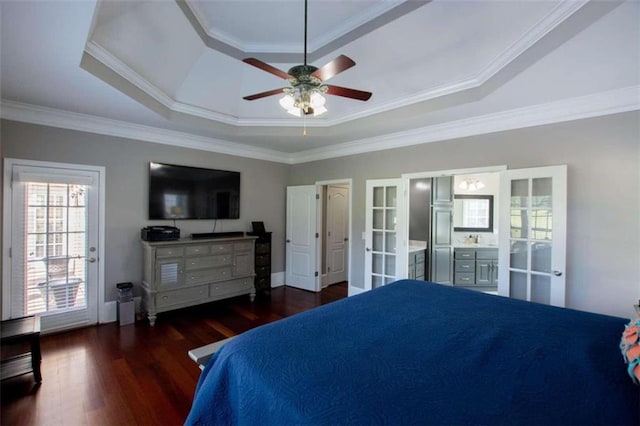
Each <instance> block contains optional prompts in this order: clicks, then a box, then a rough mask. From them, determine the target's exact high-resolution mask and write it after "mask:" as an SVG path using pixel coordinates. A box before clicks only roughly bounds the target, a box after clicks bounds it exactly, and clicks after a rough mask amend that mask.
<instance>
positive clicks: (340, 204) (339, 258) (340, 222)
mask: <svg viewBox="0 0 640 426" xmlns="http://www.w3.org/2000/svg"><path fill="white" fill-rule="evenodd" d="M349 192H350V185H349V184H348V183H345V182H342V183H332V184H326V185H322V186H321V190H320V194H321V195H320V197H321V200H322V203H321V204H322V207H321V217H322V219H321V224H322V229H321V231H320V235H321V237H320V281H321V287H322V288H325V287H328V286H330V285H333V284H337V283H345V282H347V279H348V274H349V216H350V215H349V200H350V197H349Z"/></svg>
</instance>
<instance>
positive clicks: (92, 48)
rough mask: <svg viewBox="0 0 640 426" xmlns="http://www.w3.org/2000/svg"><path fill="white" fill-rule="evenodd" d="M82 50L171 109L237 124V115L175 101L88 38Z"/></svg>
mask: <svg viewBox="0 0 640 426" xmlns="http://www.w3.org/2000/svg"><path fill="white" fill-rule="evenodd" d="M84 51H85V53H87V54H88V55H91V56H92V57H93V58H94V59H96V60H97V61H99V62H100V63H102V64H103V65H104V66H106V67H107V68H109V69H111V70H112V71H113V72H115V73H116V74H118V75H119V76H120V77H122V78H124V79H125V80H127V81H128V82H129V83H131V84H133V85H134V86H136V87H137V88H138V89H140V90H142V91H143V92H145V93H146V94H147V95H149V96H151V97H152V98H153V99H155V100H156V101H157V102H159V103H160V104H161V105H162V106H164V107H165V108H167V109H169V110H171V111H175V112H181V113H184V114H189V115H193V116H195V117H200V118H206V119H208V120H212V121H218V122H221V123H225V124H231V125H234V126H238V125H239V120H238V117H234V116H231V115H227V114H222V113H219V112H216V111H212V110H210V109H206V108H202V107H198V106H194V105H189V104H185V103H183V102H178V101H176V100H175V99H173V98H172V97H171V96H169V95H168V94H167V93H165V92H164V91H163V90H162V89H160V88H159V87H157V86H155V85H154V84H152V83H151V82H150V81H149V80H147V79H146V78H144V77H143V76H141V75H140V74H139V73H137V72H136V71H135V70H133V69H132V68H131V67H129V66H128V65H127V64H125V63H124V62H122V61H121V60H120V59H118V58H117V57H116V56H115V55H113V54H112V53H111V52H110V51H109V50H107V49H106V48H105V47H103V46H102V45H100V44H99V43H97V42H95V41H93V40H89V41H88V42H87V44H86V46H85V48H84Z"/></svg>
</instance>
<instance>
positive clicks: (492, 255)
mask: <svg viewBox="0 0 640 426" xmlns="http://www.w3.org/2000/svg"><path fill="white" fill-rule="evenodd" d="M476 259H489V260H497V259H498V249H477V250H476Z"/></svg>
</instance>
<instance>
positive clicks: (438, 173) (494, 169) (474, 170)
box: [398, 165, 507, 259]
mask: <svg viewBox="0 0 640 426" xmlns="http://www.w3.org/2000/svg"><path fill="white" fill-rule="evenodd" d="M505 170H507V166H506V165H496V166H488V167H470V168H468V169H450V170H435V171H431V172H416V173H403V174H401V175H400V178H401V179H404V187H405V188H409V187H410V186H409V183H410V181H411V179H426V178H434V177H442V176H455V175H468V174H481V173H500V172H503V171H505ZM406 200H407V201H406V206H405V212H404V213H405V217H404V221H403V222H404V223H403V227H402V229H400V230H398V237H400V238H402V239H403V240H404V241H409V213H410V207H411V206H410V205H409V195H408V194H407V196H406ZM400 234H402V235H400ZM403 251H404V252H405V257H406V258H407V259H408V258H409V245H408V244H407V245H406V247H404V248H403ZM429 255H430V253H429Z"/></svg>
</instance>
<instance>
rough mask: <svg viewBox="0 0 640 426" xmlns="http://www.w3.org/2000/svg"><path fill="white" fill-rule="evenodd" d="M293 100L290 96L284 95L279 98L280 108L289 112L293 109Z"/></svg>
mask: <svg viewBox="0 0 640 426" xmlns="http://www.w3.org/2000/svg"><path fill="white" fill-rule="evenodd" d="M294 104H295V100H294V99H293V96H291V95H284V96H283V97H282V98H280V106H281V107H282V108H284V109H286V110H289V109H291V108H293V107H294Z"/></svg>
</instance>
